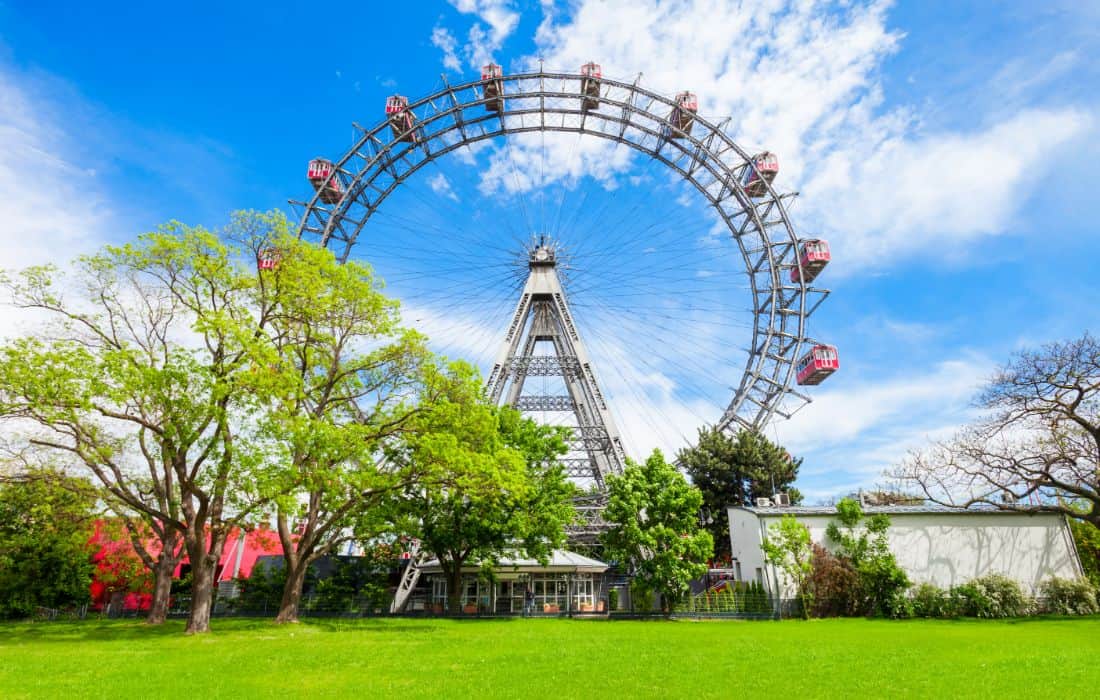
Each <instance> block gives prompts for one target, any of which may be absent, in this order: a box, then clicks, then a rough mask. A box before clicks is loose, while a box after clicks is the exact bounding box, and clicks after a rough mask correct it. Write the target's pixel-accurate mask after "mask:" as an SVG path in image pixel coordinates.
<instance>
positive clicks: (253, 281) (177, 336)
mask: <svg viewBox="0 0 1100 700" xmlns="http://www.w3.org/2000/svg"><path fill="white" fill-rule="evenodd" d="M241 228H247V229H249V230H257V229H269V230H270V231H271V234H272V235H285V233H286V229H287V222H286V220H285V219H284V218H282V217H281V216H280V215H259V214H245V215H239V216H237V217H235V218H234V220H233V221H232V222H231V224H230V226H229V227H227V230H226V231H223V235H225V236H226V237H233V236H236V235H237V234H238V233H239V231H238V229H241ZM75 267H76V271H75V274H74V275H73V278H72V279H65V280H64V281H62V280H59V279H58V274H57V271H56V270H54V269H52V268H49V267H45V268H31V269H28V270H25V271H23V272H22V273H21V274H19V275H16V276H14V277H7V276H5V277H4V278H3V279H2V280H0V282H2V286H3V287H6V288H7V290H8V292H9V293H10V295H11V299H12V302H13V303H14V304H15V305H16V306H17V307H19V308H22V309H27V310H32V311H36V312H38V313H40V314H44V315H45V316H47V317H48V318H49V320H50V324H49V325H48V327H47V328H46V329H45V330H44V331H43V332H42V333H41V334H39V335H35V336H29V337H24V338H20V339H17V340H15V341H13V342H11V343H9V344H8V345H7V346H5V347H3V348H0V415H3V416H4V417H6V418H9V419H14V420H15V421H18V422H19V423H18V424H19V425H20V426H27V425H28V424H31V425H33V426H34V427H33V428H32V429H31V430H30V434H29V443H30V444H31V445H33V446H36V447H39V448H42V449H46V450H50V451H54V452H60V453H62V454H64V455H67V456H68V458H69V459H72V460H73V461H75V462H76V463H77V464H79V465H80V466H81V467H82V468H84V469H85V470H86V471H87V472H89V473H90V474H91V475H92V476H93V477H94V479H95V480H96V481H98V482H99V483H100V484H101V485H102V486H103V488H104V489H105V491H106V492H107V493H108V494H109V496H110V498H111V499H112V500H113V501H115V502H117V504H118V506H119V508H121V509H124V510H125V511H126V512H127V513H129V514H133V515H135V516H136V517H138V518H140V519H141V521H142V523H143V525H144V526H145V527H147V528H148V529H149V530H150V531H153V532H154V533H156V535H157V537H158V538H159V539H160V540H161V542H162V544H163V546H162V547H161V552H162V553H165V552H172V551H174V549H175V540H176V538H181V539H182V540H183V545H184V546H183V548H184V550H185V552H186V555H187V557H188V558H189V560H190V563H191V567H192V586H191V608H190V614H189V617H188V621H187V628H186V629H187V631H188V633H194V632H205V631H207V630H208V629H209V618H210V611H211V607H212V604H213V584H214V572H215V567H216V566H217V563H218V561H219V559H220V557H221V554H222V549H223V548H224V546H225V542H226V538H227V536H228V533H229V532H230V531H231V530H232V529H233V528H235V527H237V526H239V525H242V524H247V523H248V522H249V521H250V520H251V519H253V518H255V517H256V516H257V515H258V514H259V513H262V512H263V511H264V510H265V509H266V508H268V507H269V506H270V493H264V492H263V491H261V490H258V487H259V486H263V485H264V484H266V483H267V480H266V479H265V478H264V474H265V470H266V469H267V468H268V467H269V466H270V464H271V460H270V455H269V454H268V449H269V445H268V444H267V442H266V441H265V440H264V439H263V437H262V436H261V435H259V434H258V433H257V429H258V418H259V417H260V416H262V409H263V408H264V407H265V406H267V405H268V404H269V402H270V401H271V400H272V399H273V397H276V396H277V393H276V391H275V390H277V389H278V388H279V387H278V386H276V385H274V383H270V384H264V383H260V382H256V381H254V379H253V378H252V374H253V373H252V372H250V370H251V369H252V368H254V367H255V366H256V362H255V358H256V357H265V356H268V355H269V352H268V348H267V342H266V340H265V338H264V336H263V335H262V334H261V333H258V330H257V329H261V328H263V326H264V325H265V324H266V323H267V322H268V321H269V320H270V319H268V318H266V317H265V316H264V312H265V310H264V309H262V308H260V307H259V306H258V305H257V293H258V292H257V287H258V284H259V282H258V279H257V275H256V270H255V262H254V258H252V257H251V256H250V255H248V254H246V253H244V252H243V251H242V250H241V249H240V248H236V247H232V246H229V245H227V244H225V243H224V242H223V241H222V240H220V239H219V237H218V236H217V235H216V234H214V233H212V232H210V231H207V230H205V229H202V228H195V227H189V226H185V225H183V224H180V223H178V222H172V223H170V224H167V225H165V226H162V227H161V228H160V229H159V230H158V231H156V232H153V233H148V234H145V235H143V236H140V237H139V238H138V239H137V241H136V242H134V243H130V244H127V245H122V246H108V247H106V248H104V249H103V250H102V251H101V252H99V253H96V254H94V255H90V256H85V257H82V258H80V259H79V260H78V262H77V264H76V266H75ZM63 290H64V291H63ZM169 563H171V562H169ZM165 569H167V567H165ZM165 569H160V568H158V571H157V574H158V585H157V590H158V592H159V591H160V590H161V585H160V584H161V583H162V581H161V580H160V579H161V576H162V574H163V573H164V570H165ZM169 571H170V570H169Z"/></svg>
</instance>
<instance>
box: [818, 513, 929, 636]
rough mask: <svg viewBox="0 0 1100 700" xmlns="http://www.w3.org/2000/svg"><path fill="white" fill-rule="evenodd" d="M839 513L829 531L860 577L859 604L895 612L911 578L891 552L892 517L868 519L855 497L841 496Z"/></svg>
mask: <svg viewBox="0 0 1100 700" xmlns="http://www.w3.org/2000/svg"><path fill="white" fill-rule="evenodd" d="M836 512H837V519H836V520H833V521H832V522H830V523H829V525H828V526H827V527H826V529H825V533H826V535H827V536H828V538H829V540H830V541H831V542H833V543H834V544H835V545H837V547H838V550H837V554H838V556H841V557H845V558H847V559H848V560H849V561H850V562H851V564H852V566H853V568H854V569H855V570H856V573H857V574H858V576H859V592H858V599H857V600H858V602H859V604H860V605H859V607H860V608H861V609H862V612H864V613H865V614H868V615H892V614H893V613H894V612H895V610H894V605H895V603H896V602H898V601H897V597H898V596H899V595H900V594H902V593H904V592H905V590H906V589H907V588H909V577H908V576H907V575H906V573H905V571H904V570H903V569H902V568H901V567H900V566H899V565H898V562H897V558H896V557H895V556H894V553H893V552H891V551H890V545H889V541H888V534H887V531H888V530H889V529H890V516H889V515H886V514H885V513H875V514H874V515H872V516H870V517H869V518H864V515H863V509H862V508H861V507H860V505H859V502H858V501H855V500H853V499H851V498H843V499H841V500H840V502H839V503H837V504H836Z"/></svg>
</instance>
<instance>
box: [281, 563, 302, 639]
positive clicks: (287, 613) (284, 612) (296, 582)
mask: <svg viewBox="0 0 1100 700" xmlns="http://www.w3.org/2000/svg"><path fill="white" fill-rule="evenodd" d="M286 566H287V572H286V585H285V586H283V600H282V602H281V603H279V614H278V615H276V616H275V622H277V623H279V624H282V623H284V622H297V621H298V603H299V602H301V600H302V586H303V585H304V584H305V581H306V571H307V570H308V569H309V566H308V565H307V564H304V563H303V561H299V562H298V563H297V566H294V567H293V568H292V567H291V566H290V561H289V559H288V560H286Z"/></svg>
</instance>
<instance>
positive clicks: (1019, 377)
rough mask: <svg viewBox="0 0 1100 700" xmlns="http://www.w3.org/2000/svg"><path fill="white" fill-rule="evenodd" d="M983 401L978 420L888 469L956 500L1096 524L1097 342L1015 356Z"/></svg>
mask: <svg viewBox="0 0 1100 700" xmlns="http://www.w3.org/2000/svg"><path fill="white" fill-rule="evenodd" d="M979 404H980V406H981V407H982V408H984V409H985V410H986V415H985V416H984V418H983V419H982V420H980V421H978V422H976V423H975V424H973V425H971V426H969V427H967V428H965V429H964V430H962V431H960V432H959V433H958V434H957V435H955V436H954V437H953V438H951V439H950V440H947V441H943V442H939V443H935V444H934V445H932V446H931V447H929V448H928V449H925V450H920V451H917V452H914V453H913V454H911V455H910V456H909V458H908V459H906V460H905V461H904V462H903V463H902V464H901V465H900V466H899V467H897V468H896V469H895V470H894V471H893V473H892V474H891V476H893V477H894V478H896V479H900V480H902V481H905V482H907V483H909V484H911V485H912V486H913V487H915V488H916V489H917V490H919V491H920V493H921V494H922V495H923V496H924V497H926V498H928V499H929V500H931V501H933V502H935V503H939V504H942V505H946V506H950V507H957V508H967V507H970V506H972V505H979V504H981V505H985V506H991V507H994V508H998V509H1000V510H1011V511H1025V512H1053V513H1062V514H1065V515H1068V516H1070V517H1071V518H1079V519H1081V520H1085V521H1087V522H1090V523H1092V524H1093V525H1096V526H1100V341H1098V340H1097V339H1096V338H1095V337H1093V336H1092V335H1090V334H1088V333H1085V334H1084V335H1083V336H1082V337H1081V338H1078V339H1076V340H1071V341H1068V342H1063V343H1052V344H1049V345H1045V346H1043V347H1042V348H1040V349H1038V350H1028V351H1024V352H1021V353H1019V354H1017V355H1016V356H1015V357H1014V358H1013V359H1012V360H1011V361H1010V362H1009V363H1008V364H1007V365H1005V366H1004V367H1002V368H1001V369H1000V370H999V371H998V372H997V373H996V375H994V377H993V378H992V379H991V380H990V382H989V383H988V384H987V385H986V387H985V390H984V391H983V392H982V393H981V395H980V397H979ZM1080 504H1085V508H1084V509H1083V510H1082V509H1081V508H1079V505H1080Z"/></svg>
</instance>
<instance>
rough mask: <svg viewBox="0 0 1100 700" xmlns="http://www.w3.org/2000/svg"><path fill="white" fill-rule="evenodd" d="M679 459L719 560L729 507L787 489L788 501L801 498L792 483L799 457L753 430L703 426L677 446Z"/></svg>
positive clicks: (725, 553)
mask: <svg viewBox="0 0 1100 700" xmlns="http://www.w3.org/2000/svg"><path fill="white" fill-rule="evenodd" d="M677 461H678V462H679V463H680V465H682V466H683V468H684V471H685V472H687V474H688V476H689V477H691V482H692V483H693V484H694V485H695V486H696V487H697V488H698V489H699V491H700V492H702V494H703V508H704V510H705V511H706V515H707V519H708V522H709V524H708V526H707V527H708V530H709V531H710V533H711V537H712V538H713V539H714V553H715V555H716V556H717V557H719V558H722V559H726V558H728V557H729V556H730V538H729V513H728V512H727V510H726V509H727V508H728V507H729V506H751V505H753V504H754V503H755V501H756V499H757V498H770V497H771V496H772V495H773V494H775V493H779V492H786V493H787V494H788V495H789V496H790V498H791V503H799V502H801V500H802V494H800V493H799V492H798V489H795V488H794V487H793V484H794V481H795V479H796V478H797V477H798V469H799V467H800V466H801V465H802V460H801V459H793V458H792V457H791V455H790V453H789V452H787V451H786V450H785V449H783V448H782V447H780V446H779V445H777V444H775V443H773V442H771V441H770V440H768V439H767V438H766V437H764V436H763V435H761V434H760V433H757V432H753V431H748V430H742V431H740V432H738V433H737V434H736V435H730V434H729V433H727V432H726V431H724V430H718V429H716V428H701V429H700V430H699V439H698V441H697V442H696V444H695V445H694V446H692V447H689V448H685V449H683V450H680V452H679V454H678V455H677Z"/></svg>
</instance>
